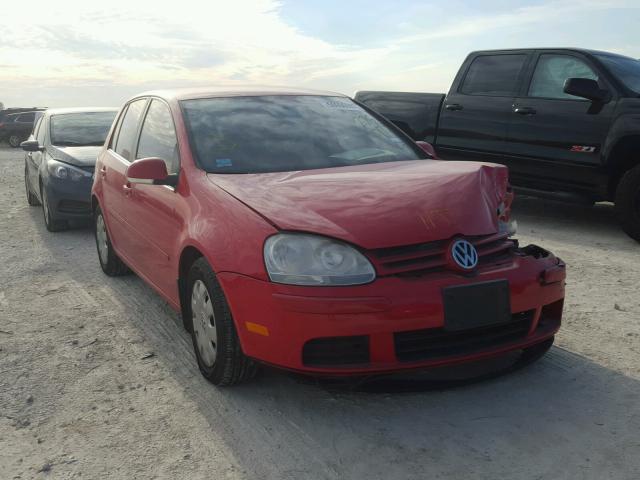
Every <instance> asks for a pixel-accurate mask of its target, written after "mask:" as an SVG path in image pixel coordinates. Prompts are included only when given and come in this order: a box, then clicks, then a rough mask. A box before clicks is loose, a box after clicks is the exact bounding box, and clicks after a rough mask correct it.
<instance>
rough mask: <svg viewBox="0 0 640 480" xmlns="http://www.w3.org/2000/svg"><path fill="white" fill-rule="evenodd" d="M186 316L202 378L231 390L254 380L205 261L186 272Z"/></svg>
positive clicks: (251, 365)
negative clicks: (187, 274) (231, 386)
mask: <svg viewBox="0 0 640 480" xmlns="http://www.w3.org/2000/svg"><path fill="white" fill-rule="evenodd" d="M187 286H188V290H187V293H188V295H187V296H186V298H187V299H188V301H187V305H185V307H186V308H185V309H184V311H185V314H186V315H187V316H188V321H189V322H190V323H191V325H190V326H191V331H192V333H191V336H192V340H193V348H194V350H195V353H196V358H197V360H198V367H199V368H200V372H202V375H203V376H204V377H205V378H206V379H207V380H209V381H210V382H211V383H213V384H214V385H218V386H230V385H235V384H238V383H241V382H244V381H247V380H249V379H251V378H252V377H254V376H255V374H256V372H257V365H256V364H255V362H254V361H253V360H251V359H250V358H248V357H247V356H245V355H244V353H243V352H242V347H241V346H240V341H239V339H238V333H237V332H236V328H235V324H234V321H233V318H232V317H231V312H230V311H229V305H228V304H227V300H226V298H225V296H224V292H223V291H222V288H221V287H220V284H219V283H218V280H217V278H216V275H215V273H213V270H212V269H211V267H210V266H209V264H208V263H207V261H206V260H205V259H204V258H200V259H198V260H196V261H195V262H194V264H193V266H192V267H191V269H190V270H189V277H188V282H187Z"/></svg>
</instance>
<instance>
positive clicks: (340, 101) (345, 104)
mask: <svg viewBox="0 0 640 480" xmlns="http://www.w3.org/2000/svg"><path fill="white" fill-rule="evenodd" d="M324 105H325V107H327V108H333V109H337V110H355V111H360V107H358V105H356V104H355V103H353V102H352V101H351V100H349V99H348V98H342V97H332V98H330V99H326V100H325V101H324Z"/></svg>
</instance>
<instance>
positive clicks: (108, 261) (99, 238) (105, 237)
mask: <svg viewBox="0 0 640 480" xmlns="http://www.w3.org/2000/svg"><path fill="white" fill-rule="evenodd" d="M94 227H95V234H96V248H97V250H98V260H99V261H100V267H101V268H102V271H103V272H104V273H106V274H107V275H109V276H110V277H117V276H120V275H125V274H127V273H129V267H127V266H126V265H125V264H124V262H123V261H122V260H120V257H118V255H116V252H115V251H114V250H113V246H112V245H111V239H110V238H109V232H108V231H107V225H106V223H105V221H104V216H103V215H102V210H100V207H98V208H96V211H95V214H94Z"/></svg>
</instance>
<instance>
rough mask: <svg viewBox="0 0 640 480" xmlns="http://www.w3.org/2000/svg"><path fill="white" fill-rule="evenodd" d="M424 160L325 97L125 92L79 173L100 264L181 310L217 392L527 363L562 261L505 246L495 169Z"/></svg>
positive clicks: (560, 293) (556, 321)
mask: <svg viewBox="0 0 640 480" xmlns="http://www.w3.org/2000/svg"><path fill="white" fill-rule="evenodd" d="M428 151H429V150H428V148H427V146H426V145H422V146H419V145H416V144H415V143H413V142H412V141H411V140H410V139H409V138H408V137H407V136H405V135H404V134H403V133H402V132H401V131H400V130H398V129H397V128H396V127H395V126H394V125H392V124H391V123H389V122H387V121H386V120H385V119H384V118H382V117H380V116H378V115H377V114H375V113H373V112H371V111H370V110H368V109H367V108H366V107H363V106H361V105H359V104H357V103H355V102H354V101H352V100H351V99H349V98H348V97H344V96H341V95H338V94H335V93H323V92H315V91H306V90H282V89H265V90H238V89H233V90H204V91H193V90H189V91H163V92H153V93H148V94H144V95H140V96H138V97H135V98H133V99H132V100H130V101H129V102H128V103H127V104H126V105H125V107H124V108H123V109H122V110H121V112H120V114H119V116H118V118H117V120H116V122H115V123H114V126H113V127H112V130H111V132H110V134H109V137H108V138H107V141H106V144H105V147H104V149H103V150H102V152H101V153H100V155H99V158H98V162H97V165H96V177H95V182H94V185H93V209H94V212H95V215H94V217H95V229H96V243H97V247H98V257H99V259H100V264H101V266H102V269H103V270H104V272H105V273H106V274H107V275H119V274H123V273H125V272H127V271H128V270H129V269H131V270H133V271H134V272H136V273H137V274H138V275H139V276H141V277H142V278H143V279H144V280H145V281H146V282H148V283H149V284H150V285H151V286H152V287H153V288H155V289H156V290H157V291H158V292H159V293H160V295H162V297H163V298H165V299H166V301H167V302H169V304H170V305H171V306H172V307H173V308H175V309H176V310H178V311H180V312H181V313H182V317H183V319H184V325H185V327H186V329H187V330H189V331H190V332H191V333H192V337H193V345H194V348H195V352H196V356H197V359H198V365H199V367H200V370H201V371H202V373H203V374H204V376H205V377H206V378H208V379H209V380H210V381H212V382H213V383H215V384H217V385H230V384H234V383H237V382H239V381H242V380H246V379H248V378H250V377H251V376H252V375H253V374H254V372H255V371H256V365H257V364H258V363H265V364H270V365H275V366H278V367H282V368H286V369H290V370H295V371H299V372H306V373H312V374H324V375H346V374H374V373H383V372H393V371H401V370H406V369H416V368H425V367H430V366H436V365H444V364H452V363H459V362H467V361H472V360H477V359H480V358H484V357H489V356H494V355H499V354H502V353H504V352H507V351H511V350H522V351H524V352H525V354H527V353H528V354H529V355H530V356H531V355H533V356H537V355H539V354H541V353H544V351H546V350H547V349H548V348H549V347H550V346H551V343H552V342H553V336H554V334H555V333H556V331H557V330H558V328H559V327H560V321H561V316H562V304H563V298H564V278H565V267H564V264H563V263H562V262H561V261H560V260H559V259H558V258H556V257H554V256H553V255H552V254H551V253H549V252H548V251H546V250H544V249H542V248H540V247H537V246H531V245H530V246H527V247H524V248H521V247H519V246H518V242H517V241H516V240H513V239H511V238H510V236H511V234H512V233H513V232H512V230H511V226H510V225H511V224H510V222H509V214H510V203H511V198H512V195H511V193H510V191H509V188H508V181H507V169H506V168H505V167H503V166H500V165H495V164H491V163H473V162H442V161H438V160H434V159H433V158H432V156H431V155H429V153H427V152H428Z"/></svg>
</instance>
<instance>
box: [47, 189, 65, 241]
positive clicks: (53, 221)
mask: <svg viewBox="0 0 640 480" xmlns="http://www.w3.org/2000/svg"><path fill="white" fill-rule="evenodd" d="M40 198H42V211H43V213H44V224H45V226H46V227H47V230H49V231H50V232H59V231H61V230H65V229H66V228H67V227H68V224H67V222H66V221H65V220H58V219H57V218H56V217H55V214H54V213H53V212H52V211H51V205H50V203H49V196H48V195H47V189H46V188H45V187H44V186H43V185H41V186H40Z"/></svg>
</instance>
